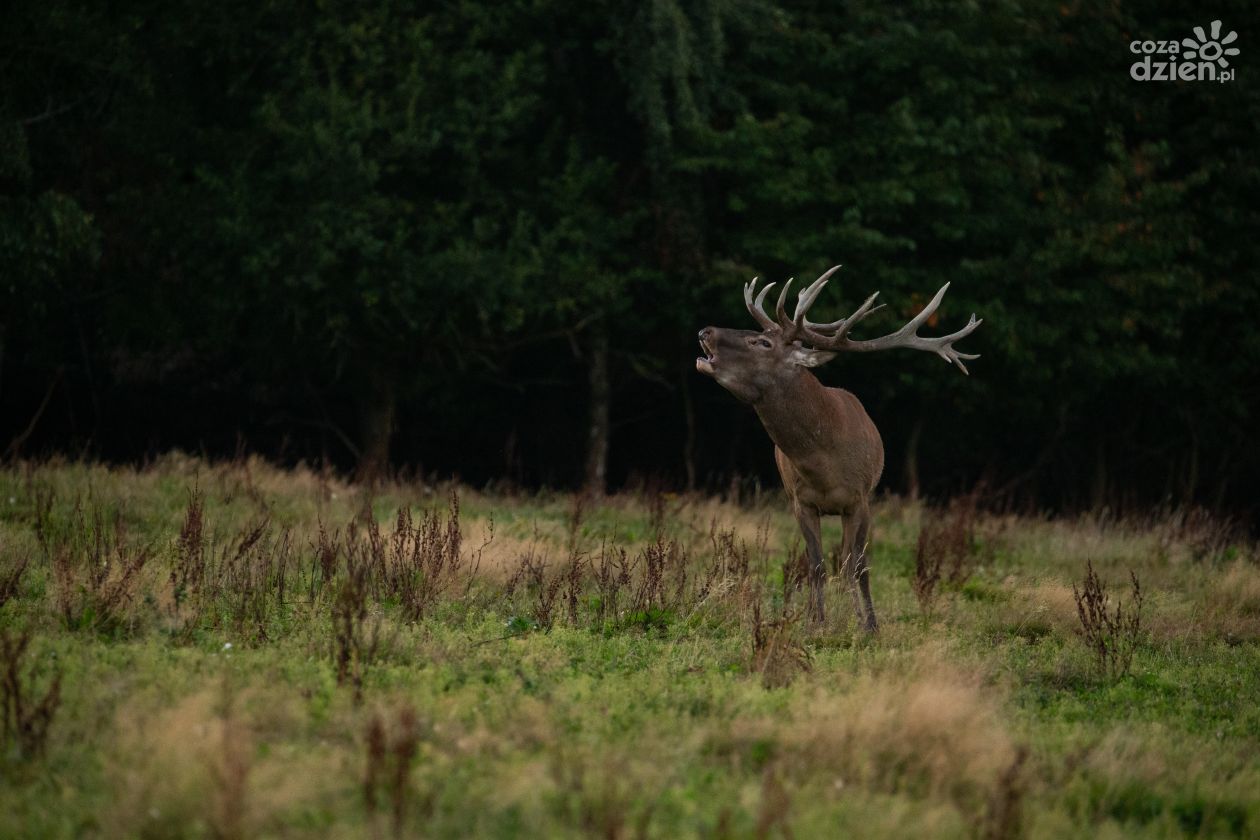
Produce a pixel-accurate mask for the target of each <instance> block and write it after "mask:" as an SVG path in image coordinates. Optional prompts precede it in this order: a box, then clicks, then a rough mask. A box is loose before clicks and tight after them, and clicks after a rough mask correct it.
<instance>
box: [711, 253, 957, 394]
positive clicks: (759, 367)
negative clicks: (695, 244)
mask: <svg viewBox="0 0 1260 840" xmlns="http://www.w3.org/2000/svg"><path fill="white" fill-rule="evenodd" d="M839 269H840V266H838V265H837V266H835V267H834V268H832V269H830V270H829V271H827V272H826V273H825V274H823V275H822V276H821V277H819V278H818V279H817V280H815V281H814V282H813V283H811V284H810V285H809V286H808V287H807V288H805V289H803V290H802V291H801V292H800V293H799V294H798V295H797V297H796V308H795V310H794V311H793V313H792V316H791V317H788V314H787V311H786V309H785V308H784V304H785V303H786V301H787V296H788V292H789V290H790V289H791V288H792V281H791V280H789V281H788V282H787V283H786V284H785V285H784V287H783V290H782V291H781V292H780V293H779V300H778V303H777V304H776V305H775V316H776V317H775V318H771V317H770V316H769V315H767V314H766V311H765V308H764V305H763V304H764V303H765V299H766V295H767V294H769V292H770V290H771V289H772V288H774V286H775V284H774V283H770V284H768V285H766V286H764V287H762V289H761V290H760V291H759V292H758V291H757V278H755V277H754V278H753V279H752V280H751V281H750V282H749V283H747V284H746V285H745V286H744V304H745V305H746V306H747V307H748V313H749V314H750V315H752V316H753V318H754V319H755V320H756V321H757V323H758V324H760V325H761V331H760V332H757V331H756V330H736V329H728V328H723V327H705V328H704V329H702V330H701V331H700V347H701V349H702V350H704V355H703V356H701V357H699V358H697V359H696V370H698V371H700V372H701V373H703V374H706V375H708V376H712V377H713V378H714V379H716V380H717V381H718V384H720V385H721V386H722V387H723V388H725V389H726V390H728V391H730V392H731V393H732V394H733V395H735V397H737V398H738V399H740V400H742V401H744V402H747V403H752V404H754V405H756V404H757V403H759V402H761V401H762V400H764V399H766V398H768V397H769V396H771V395H772V394H774V393H775V392H777V391H779V390H780V389H782V388H783V387H784V386H785V385H787V384H789V383H790V382H791V381H792V379H793V378H794V377H797V376H799V375H800V374H801V372H802V370H803V369H804V368H812V367H817V366H818V365H821V364H824V363H826V362H829V361H830V360H832V359H834V358H835V357H836V356H837V355H838V354H839V353H841V352H846V351H847V352H854V353H869V352H872V351H875V350H891V349H893V348H894V347H909V348H911V349H914V350H930V351H932V352H933V353H936V354H937V355H938V356H940V357H941V358H942V359H944V360H945V361H947V362H949V363H950V364H954V365H957V366H958V369H959V370H961V371H962V372H963V373H967V368H966V367H965V366H964V365H963V360H964V359H976V358H979V356H977V355H973V354H967V353H959V352H958V351H957V350H955V349H954V347H953V344H954V342H955V341H957V340H958V339H960V338H963V337H965V336H967V335H970V334H971V333H972V332H973V331H975V329H976V328H977V327H979V326H980V324H981V323H982V322H981V321H978V320H976V316H975V315H974V314H973V315H972V316H971V320H970V321H969V322H968V323H967V326H965V327H963V328H962V329H961V330H959V331H958V332H956V333H952V334H950V335H947V336H942V337H940V338H924V337H922V336H920V335H918V329H919V327H920V326H922V325H923V324H924V323H925V322H926V321H927V319H928V318H930V317H932V314H933V313H934V312H936V309H937V307H939V306H940V305H941V299H942V298H944V297H945V292H946V291H947V290H948V289H949V284H948V283H946V284H945V285H944V286H942V287H941V289H940V291H938V292H937V293H936V296H935V297H933V298H932V300H931V301H930V302H929V303H928V305H927V306H925V307H924V308H923V311H921V312H920V313H919V314H918V315H916V316H914V318H912V319H911V320H910V321H909V322H908V323H907V324H906V325H905V326H903V327H902V328H901V329H899V330H897V331H896V332H894V333H890V334H889V335H886V336H883V337H881V338H872V339H868V340H865V341H858V340H855V339H852V338H849V332H850V331H851V330H852V329H853V328H854V327H855V326H857V324H858V323H859V322H861V321H862V319H864V318H866V317H867V316H868V315H870V314H871V313H872V312H875V311H876V310H878V309H880V308H882V306H875V298H876V297H877V296H878V295H879V292H875V294H873V295H871V296H870V297H868V298H867V299H866V302H865V303H863V304H862V305H861V306H859V307H858V309H857V311H856V312H854V313H853V314H852V315H850V316H849V317H848V318H841V319H840V320H838V321H832V322H831V323H827V324H817V323H814V322H813V321H810V320H809V319H808V318H807V317H806V315H807V314H808V312H809V309H810V307H811V306H813V304H814V301H815V300H817V299H818V296H819V295H820V294H821V293H822V290H823V289H824V288H825V287H826V285H827V281H828V280H830V279H831V277H832V275H833V274H835V273H836V272H837V271H839ZM754 293H755V294H756V296H755V297H754Z"/></svg>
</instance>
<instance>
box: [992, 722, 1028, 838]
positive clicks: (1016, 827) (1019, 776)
mask: <svg viewBox="0 0 1260 840" xmlns="http://www.w3.org/2000/svg"><path fill="white" fill-rule="evenodd" d="M1027 760H1028V747H1026V746H1024V745H1022V744H1021V745H1020V746H1018V747H1016V748H1015V757H1014V758H1013V759H1012V760H1011V764H1010V766H1009V767H1007V768H1006V769H1005V770H1003V771H1002V774H1001V775H1000V776H998V780H997V785H996V786H995V787H994V789H993V793H992V795H991V796H990V797H989V807H988V810H987V811H986V813H985V820H984V826H983V830H982V832H981V835H980V836H981V837H982V838H983V840H1015V838H1017V837H1022V836H1023V833H1024V825H1023V802H1024V793H1025V783H1024V777H1023V769H1024V763H1025V762H1026V761H1027Z"/></svg>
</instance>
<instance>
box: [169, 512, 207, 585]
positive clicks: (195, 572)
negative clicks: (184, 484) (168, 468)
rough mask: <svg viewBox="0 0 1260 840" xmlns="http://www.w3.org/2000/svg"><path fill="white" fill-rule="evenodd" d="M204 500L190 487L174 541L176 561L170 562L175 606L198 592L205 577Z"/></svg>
mask: <svg viewBox="0 0 1260 840" xmlns="http://www.w3.org/2000/svg"><path fill="white" fill-rule="evenodd" d="M205 527H206V523H205V500H204V498H203V497H202V495H201V491H200V490H197V489H193V490H192V491H191V492H190V493H189V496H188V505H187V507H185V509H184V522H183V525H181V526H180V529H179V537H178V538H177V539H176V541H175V561H174V563H172V564H171V573H170V581H171V590H172V592H173V593H174V599H175V607H176V609H178V608H179V607H181V606H183V604H184V603H185V602H187V601H188V600H189V599H190V598H193V597H195V596H196V595H198V594H199V593H200V591H201V587H202V585H203V584H204V582H205V577H206V535H205Z"/></svg>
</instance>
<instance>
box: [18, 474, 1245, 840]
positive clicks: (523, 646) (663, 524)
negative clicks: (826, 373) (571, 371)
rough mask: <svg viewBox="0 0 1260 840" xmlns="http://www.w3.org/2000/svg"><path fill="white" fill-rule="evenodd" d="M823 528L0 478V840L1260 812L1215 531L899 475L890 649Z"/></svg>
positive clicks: (1080, 828)
mask: <svg viewBox="0 0 1260 840" xmlns="http://www.w3.org/2000/svg"><path fill="white" fill-rule="evenodd" d="M824 528H825V530H824V536H825V538H826V540H827V543H828V546H830V545H831V544H834V543H836V542H838V539H839V533H838V523H837V522H827V523H826V524H825V526H824ZM800 547H801V546H800V537H799V534H798V532H797V530H796V526H795V523H794V521H793V520H792V519H791V517H790V516H789V514H788V511H787V509H786V506H785V504H784V503H783V500H782V498H781V497H780V496H779V495H778V494H777V493H773V492H768V493H766V494H764V496H762V497H760V498H757V499H753V500H745V501H744V502H743V503H742V504H737V503H734V502H726V501H719V500H716V499H712V498H706V497H700V496H685V495H672V494H668V493H660V492H650V491H644V492H641V493H625V494H620V495H615V496H611V497H608V498H606V499H602V500H599V501H589V500H586V501H584V500H582V499H581V498H579V497H575V496H572V495H568V494H559V493H521V492H509V491H507V490H504V491H501V492H489V491H478V490H475V489H472V488H468V487H460V486H451V485H447V484H429V483H426V482H424V481H420V480H414V481H406V480H399V481H396V482H393V483H386V484H383V485H379V486H377V487H375V488H371V489H369V488H366V487H362V486H356V485H353V484H350V483H347V482H345V481H343V480H341V479H339V478H337V477H336V476H333V475H330V474H326V473H320V472H318V471H313V470H309V469H297V470H281V469H278V468H275V467H272V466H269V465H267V464H266V463H264V462H261V461H258V460H241V461H237V462H232V463H207V462H205V461H202V460H198V459H195V458H190V457H186V456H182V455H169V456H166V457H163V458H161V459H159V460H157V461H156V462H154V463H152V464H150V465H148V466H146V467H144V468H141V469H127V468H117V467H113V468H109V467H104V466H99V465H93V464H81V463H72V462H56V461H54V462H50V463H44V464H32V463H15V464H10V465H8V466H6V467H4V468H3V469H0V700H2V701H3V713H4V720H3V724H4V727H3V731H2V732H0V737H2V740H0V836H6V837H19V836H22V837H36V836H38V837H72V836H73V837H83V836H87V837H92V836H98V837H227V838H233V837H307V836H309V837H324V836H332V837H363V836H380V837H389V836H405V837H461V838H462V837H474V836H475V837H591V836H594V837H607V838H618V837H714V838H722V837H844V836H856V837H863V838H872V837H874V838H878V837H968V838H972V837H975V838H1006V837H1036V838H1059V837H1072V836H1094V837H1180V836H1201V837H1217V836H1224V837H1229V836H1239V837H1242V836H1255V835H1256V834H1257V833H1260V703H1257V702H1256V701H1257V698H1258V697H1260V565H1258V561H1260V556H1258V555H1257V551H1256V549H1255V547H1254V544H1252V543H1249V542H1247V541H1245V540H1243V539H1241V538H1238V537H1237V536H1236V534H1235V532H1234V531H1232V530H1231V529H1230V528H1229V527H1228V526H1227V525H1225V524H1222V523H1219V522H1215V521H1213V520H1211V519H1210V518H1209V517H1206V516H1203V515H1201V514H1196V513H1194V512H1187V511H1170V512H1168V513H1167V514H1166V515H1162V516H1153V517H1150V518H1148V519H1141V520H1132V519H1131V520H1115V519H1112V518H1109V517H1106V516H1094V517H1086V518H1075V519H1047V518H1038V517H1030V516H1014V515H995V514H991V513H984V512H981V511H979V510H977V509H976V506H975V505H974V500H968V499H960V500H956V501H955V503H954V504H953V505H951V506H950V507H949V508H947V509H944V510H932V509H929V508H927V507H925V506H924V505H922V504H918V503H909V502H905V501H903V500H899V499H896V498H886V499H884V500H882V501H880V503H879V504H878V506H877V509H876V523H875V527H874V534H873V548H872V556H873V560H872V589H873V594H874V598H875V604H876V607H877V610H878V611H879V615H880V621H881V626H880V630H879V632H878V634H877V635H874V636H868V635H867V634H865V633H863V632H862V631H861V630H860V629H858V628H857V627H856V626H855V622H854V619H853V615H852V609H851V607H850V601H849V595H848V593H847V592H846V587H845V585H844V582H843V581H841V580H837V579H831V580H829V581H828V584H827V605H828V612H827V620H826V622H825V623H823V624H821V625H815V624H811V623H810V622H808V621H807V620H806V619H805V618H804V616H803V611H802V605H803V604H804V597H803V593H802V592H801V590H800V577H801V567H800ZM1091 570H1092V571H1091Z"/></svg>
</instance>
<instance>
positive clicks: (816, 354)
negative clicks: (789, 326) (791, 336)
mask: <svg viewBox="0 0 1260 840" xmlns="http://www.w3.org/2000/svg"><path fill="white" fill-rule="evenodd" d="M835 357H836V354H835V353H829V352H827V351H826V350H808V349H806V348H804V347H801V346H800V345H797V346H795V347H793V348H792V352H791V353H789V354H788V361H789V362H791V363H792V364H794V365H800V366H801V367H818V366H819V365H825V364H826V363H827V362H830V361H831V360H832V359H834V358H835Z"/></svg>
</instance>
